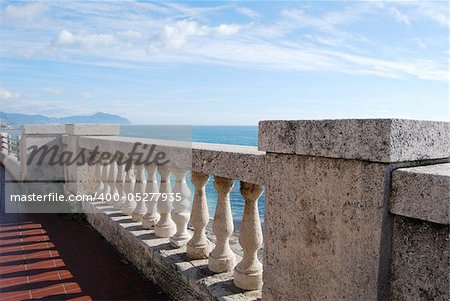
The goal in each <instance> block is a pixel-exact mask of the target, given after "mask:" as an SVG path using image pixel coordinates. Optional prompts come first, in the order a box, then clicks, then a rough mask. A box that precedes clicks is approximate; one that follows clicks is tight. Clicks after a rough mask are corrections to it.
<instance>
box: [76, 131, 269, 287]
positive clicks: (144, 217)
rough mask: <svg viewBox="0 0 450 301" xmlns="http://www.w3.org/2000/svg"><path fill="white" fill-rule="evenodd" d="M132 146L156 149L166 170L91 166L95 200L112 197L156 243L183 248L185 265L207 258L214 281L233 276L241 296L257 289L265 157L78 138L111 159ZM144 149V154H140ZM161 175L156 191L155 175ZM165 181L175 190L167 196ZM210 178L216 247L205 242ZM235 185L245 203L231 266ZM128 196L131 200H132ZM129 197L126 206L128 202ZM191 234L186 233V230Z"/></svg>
mask: <svg viewBox="0 0 450 301" xmlns="http://www.w3.org/2000/svg"><path fill="white" fill-rule="evenodd" d="M136 143H140V144H141V146H151V145H154V146H156V148H155V152H158V151H162V152H164V153H165V154H166V155H167V156H168V157H169V158H170V159H171V162H170V165H169V166H160V167H157V166H156V165H155V164H151V165H148V166H145V165H144V164H138V163H137V162H136V161H133V164H132V165H131V166H129V167H126V166H125V165H118V164H117V162H107V160H104V162H103V164H101V163H100V164H97V166H96V168H95V178H96V179H99V181H98V185H97V187H98V189H97V192H98V193H109V194H115V195H117V196H118V197H117V199H118V200H119V201H118V202H112V205H113V206H114V207H115V208H116V209H118V210H122V212H123V213H124V214H126V215H131V216H132V219H133V220H134V221H136V222H142V225H143V227H144V228H147V229H154V231H155V235H156V236H157V237H167V238H170V239H169V241H170V244H171V245H172V247H174V248H180V247H184V246H186V255H187V257H188V258H189V259H191V260H196V259H204V258H208V268H209V270H210V271H212V272H213V273H224V272H229V271H233V270H234V284H235V285H236V286H237V287H239V288H241V289H245V290H257V289H261V287H262V263H261V262H260V261H259V259H258V257H257V252H258V250H259V249H260V248H261V247H262V229H261V222H260V220H259V213H258V199H259V198H260V196H261V194H262V191H263V188H262V184H263V183H264V170H263V167H264V165H263V160H264V155H265V152H262V151H258V150H257V148H256V147H248V146H233V145H219V144H208V143H191V142H179V141H167V140H154V139H142V138H130V137H117V136H80V137H79V139H78V146H79V147H80V148H82V149H86V150H93V149H95V148H96V149H97V151H98V152H100V153H101V152H106V153H110V154H114V153H116V152H121V153H123V154H128V153H130V152H131V151H132V150H133V147H135V144H136ZM142 149H144V147H142ZM189 170H191V171H192V173H191V180H192V183H193V185H194V187H195V191H194V193H193V194H194V197H193V204H192V210H191V212H188V209H189V207H190V196H191V191H190V189H189V187H188V185H187V183H186V175H187V173H188V171H189ZM157 173H159V175H160V182H159V183H158V181H157V177H156V174H157ZM171 174H173V175H174V176H175V179H176V183H175V186H174V188H173V191H172V187H171V183H170V181H171ZM210 175H213V176H214V187H215V189H216V191H217V195H218V198H217V207H216V213H215V216H214V218H213V225H212V229H213V232H214V235H215V237H216V243H215V245H214V244H213V243H212V242H211V241H209V239H208V238H207V236H206V233H205V228H206V226H207V224H208V221H209V212H208V206H207V202H206V191H205V185H206V183H207V181H208V179H209V177H210ZM233 180H240V181H241V182H240V185H241V187H240V191H241V194H242V197H243V199H244V215H243V217H242V223H241V228H240V231H239V242H240V244H241V247H242V249H243V257H242V260H240V262H237V259H236V254H235V253H234V252H233V251H232V249H231V248H230V243H229V239H230V236H231V235H232V234H233V230H234V226H233V216H232V211H231V206H230V192H231V190H232V188H233V185H234V181H233ZM158 192H159V193H161V194H162V195H164V194H170V193H174V194H175V198H176V197H177V196H178V195H179V196H180V199H179V200H175V201H168V200H164V199H162V198H159V199H158V200H154V199H151V200H148V201H147V202H145V203H144V202H142V201H139V200H138V199H137V197H138V195H141V196H142V195H143V194H144V193H149V194H152V193H158ZM133 195H134V197H133ZM130 196H131V198H130ZM189 221H190V224H191V225H192V227H193V234H192V235H191V233H190V231H188V222H189Z"/></svg>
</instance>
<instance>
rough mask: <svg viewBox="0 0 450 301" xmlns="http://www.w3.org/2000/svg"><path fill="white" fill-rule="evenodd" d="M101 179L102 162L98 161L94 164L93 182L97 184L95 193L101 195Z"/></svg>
mask: <svg viewBox="0 0 450 301" xmlns="http://www.w3.org/2000/svg"><path fill="white" fill-rule="evenodd" d="M102 177H103V164H102V161H99V162H98V163H97V164H95V181H96V182H97V187H95V191H96V192H97V193H102V192H103V189H104V184H103V179H102ZM66 179H67V177H66Z"/></svg>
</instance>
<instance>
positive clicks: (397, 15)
mask: <svg viewBox="0 0 450 301" xmlns="http://www.w3.org/2000/svg"><path fill="white" fill-rule="evenodd" d="M389 12H390V13H391V14H392V15H393V16H394V18H395V20H397V21H398V22H400V23H404V24H405V25H410V21H409V17H408V16H407V15H405V14H404V13H402V12H401V11H399V10H398V9H397V8H395V7H391V8H390V9H389Z"/></svg>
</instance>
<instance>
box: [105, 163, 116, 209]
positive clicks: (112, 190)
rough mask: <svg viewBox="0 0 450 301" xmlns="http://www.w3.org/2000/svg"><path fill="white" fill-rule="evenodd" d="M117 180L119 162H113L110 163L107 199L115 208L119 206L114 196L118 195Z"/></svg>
mask: <svg viewBox="0 0 450 301" xmlns="http://www.w3.org/2000/svg"><path fill="white" fill-rule="evenodd" d="M116 178H117V162H116V161H111V162H110V163H109V173H108V183H109V195H106V196H105V198H106V199H107V200H109V203H110V204H111V205H112V206H114V207H115V208H117V204H116V202H115V201H114V194H117V188H116Z"/></svg>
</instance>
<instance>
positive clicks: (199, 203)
mask: <svg viewBox="0 0 450 301" xmlns="http://www.w3.org/2000/svg"><path fill="white" fill-rule="evenodd" d="M191 179H192V183H193V184H194V186H195V192H194V201H193V203H192V210H191V224H192V226H193V227H194V234H193V235H192V238H191V240H190V241H189V242H188V243H187V247H186V255H187V256H188V257H189V258H190V259H203V258H208V256H209V253H210V252H211V249H212V243H211V242H210V241H209V240H208V238H207V237H206V233H205V229H206V225H208V221H209V212H208V203H207V201H206V189H205V185H206V183H207V182H208V179H209V175H207V174H203V173H200V172H196V171H192V175H191Z"/></svg>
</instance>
